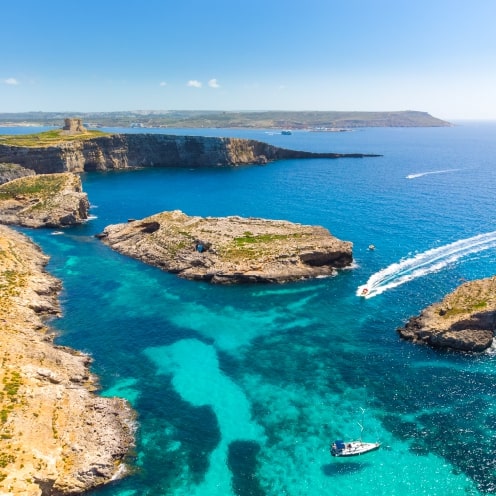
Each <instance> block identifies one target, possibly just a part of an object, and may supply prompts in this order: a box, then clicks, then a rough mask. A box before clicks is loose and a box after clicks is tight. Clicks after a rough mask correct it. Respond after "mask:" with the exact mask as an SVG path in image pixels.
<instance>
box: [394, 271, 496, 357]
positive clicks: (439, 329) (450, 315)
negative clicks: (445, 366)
mask: <svg viewBox="0 0 496 496" xmlns="http://www.w3.org/2000/svg"><path fill="white" fill-rule="evenodd" d="M495 329H496V276H494V277H490V278H487V279H480V280H476V281H471V282H467V283H465V284H462V285H461V286H459V287H458V288H457V289H456V290H455V291H453V292H452V293H451V294H449V295H447V296H446V297H445V298H444V299H443V300H442V301H441V302H439V303H435V304H433V305H431V306H429V307H427V308H426V309H424V310H423V311H422V313H421V314H420V315H419V316H417V317H412V318H411V319H410V320H409V321H408V322H407V324H406V325H405V327H403V328H400V329H398V332H399V334H400V336H401V337H402V338H404V339H408V340H410V341H413V342H416V343H425V344H429V345H431V346H433V347H436V348H451V349H455V350H460V351H476V352H477V351H479V352H480V351H484V350H486V349H487V348H489V347H491V346H492V344H493V339H494V332H495Z"/></svg>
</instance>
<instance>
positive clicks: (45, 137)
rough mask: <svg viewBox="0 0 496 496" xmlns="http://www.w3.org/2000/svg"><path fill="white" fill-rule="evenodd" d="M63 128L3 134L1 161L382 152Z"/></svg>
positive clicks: (180, 162) (80, 166)
mask: <svg viewBox="0 0 496 496" xmlns="http://www.w3.org/2000/svg"><path fill="white" fill-rule="evenodd" d="M63 132H64V131H61V130H59V131H48V132H46V133H39V134H37V135H28V136H26V135H22V136H7V135H4V136H0V162H6V163H12V164H18V165H20V166H21V167H24V168H28V169H32V170H34V171H35V172H36V173H37V174H53V173H57V172H85V171H96V170H98V171H105V170H114V169H133V168H140V167H187V168H198V167H234V166H239V165H249V164H266V163H268V162H270V161H273V160H280V159H291V158H332V159H336V158H347V157H352V158H360V157H377V156H378V155H368V154H362V153H347V154H346V153H313V152H305V151H298V150H288V149H285V148H279V147H276V146H272V145H269V144H267V143H263V142H261V141H255V140H247V139H240V138H214V137H204V136H176V135H167V134H112V135H106V134H104V133H97V132H87V133H82V134H76V135H64V134H62V133H63Z"/></svg>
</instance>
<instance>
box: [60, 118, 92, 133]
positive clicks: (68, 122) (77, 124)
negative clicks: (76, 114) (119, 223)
mask: <svg viewBox="0 0 496 496" xmlns="http://www.w3.org/2000/svg"><path fill="white" fill-rule="evenodd" d="M62 131H64V132H65V133H66V134H79V133H85V132H86V128H85V127H84V126H83V122H82V120H81V119H64V127H63V128H62Z"/></svg>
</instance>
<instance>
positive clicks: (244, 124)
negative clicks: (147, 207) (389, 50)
mask: <svg viewBox="0 0 496 496" xmlns="http://www.w3.org/2000/svg"><path fill="white" fill-rule="evenodd" d="M74 115H77V116H78V117H79V118H80V119H81V120H82V122H84V123H85V126H87V127H90V128H91V127H93V128H98V127H142V128H157V127H158V128H255V129H257V128H258V129H292V130H297V129H304V130H309V131H341V130H347V129H355V128H362V127H443V126H451V123H449V122H447V121H444V120H442V119H438V118H436V117H433V116H432V115H430V114H429V113H427V112H419V111H415V110H403V111H393V112H361V111H355V112H343V111H298V112H293V111H270V110H268V111H259V112H234V111H217V110H211V111H205V110H136V111H122V112H82V113H79V112H78V113H74V112H21V113H5V112H3V113H0V126H7V125H14V126H16V125H25V126H28V125H39V126H59V125H60V122H61V121H63V120H64V119H66V118H69V117H73V116H74Z"/></svg>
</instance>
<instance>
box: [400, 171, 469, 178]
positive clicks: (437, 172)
mask: <svg viewBox="0 0 496 496" xmlns="http://www.w3.org/2000/svg"><path fill="white" fill-rule="evenodd" d="M459 170H460V169H443V170H437V171H429V172H417V173H415V174H408V176H406V178H407V179H416V178H417V177H422V176H428V175H430V174H444V173H446V172H455V171H459Z"/></svg>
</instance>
